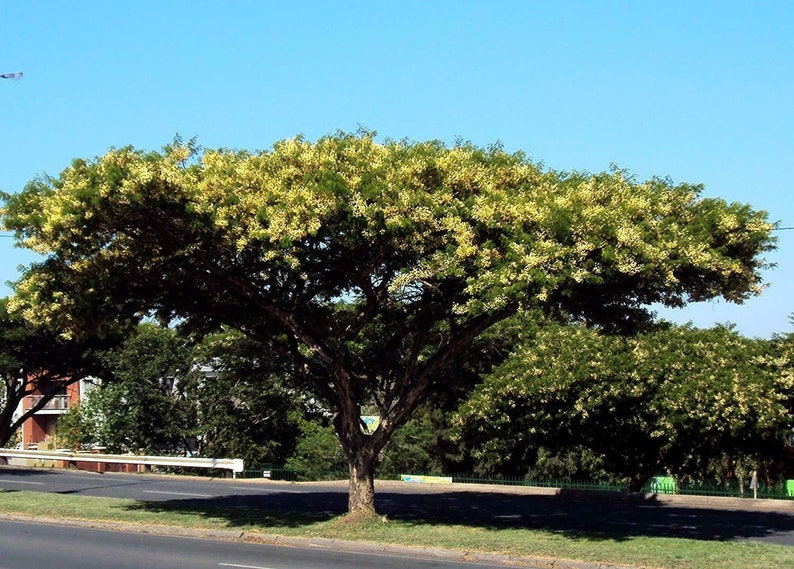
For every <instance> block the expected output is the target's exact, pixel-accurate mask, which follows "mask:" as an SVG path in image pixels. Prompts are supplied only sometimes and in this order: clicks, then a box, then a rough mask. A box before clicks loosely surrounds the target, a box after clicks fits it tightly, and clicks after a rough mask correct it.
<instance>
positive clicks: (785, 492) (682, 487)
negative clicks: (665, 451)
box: [643, 476, 794, 500]
mask: <svg viewBox="0 0 794 569" xmlns="http://www.w3.org/2000/svg"><path fill="white" fill-rule="evenodd" d="M791 482H792V481H781V482H777V483H775V484H765V483H763V482H761V483H760V484H759V486H758V489H757V492H755V493H754V492H753V490H752V489H751V488H750V486H749V484H747V485H744V486H741V485H740V484H739V482H738V481H737V480H730V481H728V482H717V481H705V482H676V481H674V480H673V479H672V478H670V477H658V476H657V477H655V478H652V479H651V480H649V481H648V482H647V483H646V485H645V487H644V488H643V491H644V492H646V493H652V494H685V495H690V496H724V497H730V498H753V497H754V496H755V495H757V496H758V498H765V499H774V500H794V484H792V483H791Z"/></svg>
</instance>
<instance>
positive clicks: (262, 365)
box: [190, 330, 319, 464]
mask: <svg viewBox="0 0 794 569" xmlns="http://www.w3.org/2000/svg"><path fill="white" fill-rule="evenodd" d="M194 357H195V361H196V363H197V364H199V365H201V367H202V369H203V370H204V373H203V374H202V375H203V376H204V377H203V378H202V380H200V381H198V382H197V383H196V385H195V389H194V390H193V391H192V392H191V395H190V396H191V397H192V398H193V399H194V400H195V403H196V408H197V413H198V419H197V421H196V426H195V429H194V433H195V436H196V438H197V442H198V452H199V454H201V455H203V456H214V457H223V456H226V457H234V458H242V459H243V460H244V461H245V462H246V464H259V463H273V464H284V463H285V461H286V460H287V458H288V457H289V456H291V455H292V454H293V452H294V451H295V445H296V442H297V440H298V437H299V435H300V432H301V425H302V424H303V423H304V422H305V421H309V420H311V419H312V418H313V417H316V416H318V415H319V410H318V409H316V408H315V406H314V405H313V403H312V402H311V400H310V399H309V397H308V396H307V395H306V394H304V393H301V392H299V391H298V390H297V389H296V388H294V387H293V386H292V384H291V379H290V377H289V374H288V369H287V366H286V365H285V363H286V362H285V361H284V360H283V358H281V357H279V356H278V354H273V353H271V352H270V351H269V350H268V349H267V348H266V347H264V346H262V345H261V344H260V343H258V342H255V341H252V340H250V339H248V338H246V337H245V336H243V335H242V334H240V333H239V332H236V331H234V330H225V331H222V332H219V333H217V334H212V335H210V336H208V337H207V338H205V339H204V341H203V342H202V344H201V345H199V346H198V347H197V351H196V354H195V356H194Z"/></svg>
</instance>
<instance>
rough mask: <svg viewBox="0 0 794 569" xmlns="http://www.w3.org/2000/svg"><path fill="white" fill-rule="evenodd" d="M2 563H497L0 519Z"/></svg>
mask: <svg viewBox="0 0 794 569" xmlns="http://www.w3.org/2000/svg"><path fill="white" fill-rule="evenodd" d="M0 552H2V554H0V569H33V568H42V567H57V568H58V569H107V568H108V567H112V568H113V569H141V568H158V569H161V568H169V569H170V568H173V569H178V568H186V569H188V568H189V569H331V568H333V569H354V568H355V569H358V568H360V567H378V568H379V569H405V567H406V566H410V567H412V568H416V569H461V568H462V567H465V568H466V569H495V568H497V567H503V565H502V564H494V565H487V564H480V563H469V562H466V563H461V562H458V561H450V560H444V559H432V558H431V559H428V558H426V557H421V558H420V557H410V558H406V555H405V554H400V555H390V554H384V553H377V552H372V551H358V552H355V551H349V550H335V549H333V548H332V547H283V546H278V545H263V544H252V543H240V542H234V541H220V540H214V539H192V538H185V537H167V536H159V535H147V534H137V533H124V532H116V531H103V530H96V529H89V528H83V527H64V526H57V525H47V524H36V523H28V522H25V523H19V522H7V521H0Z"/></svg>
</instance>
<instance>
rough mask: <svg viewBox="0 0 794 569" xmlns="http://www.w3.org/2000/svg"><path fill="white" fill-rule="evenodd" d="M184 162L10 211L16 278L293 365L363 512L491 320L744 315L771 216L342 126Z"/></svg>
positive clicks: (68, 300) (96, 166)
mask: <svg viewBox="0 0 794 569" xmlns="http://www.w3.org/2000/svg"><path fill="white" fill-rule="evenodd" d="M192 150H193V148H191V145H190V144H188V145H183V144H180V143H179V141H177V142H176V143H175V144H174V145H172V146H171V147H170V148H167V149H166V152H165V153H164V154H159V153H144V152H140V151H136V150H134V149H132V148H124V149H120V150H111V151H110V152H108V153H107V154H106V155H105V156H103V157H100V158H97V159H95V160H88V161H87V160H76V161H74V162H73V164H72V166H71V167H70V168H68V169H66V170H65V171H64V172H63V173H62V174H61V175H60V176H59V177H58V178H57V179H48V180H36V181H34V182H32V183H31V184H29V185H28V186H27V187H26V188H25V190H24V191H22V192H21V193H19V194H16V195H14V196H7V197H6V200H5V202H6V205H5V208H4V210H3V214H4V215H3V220H4V225H5V227H6V228H7V229H11V230H14V231H15V232H16V235H17V237H18V239H19V240H20V242H21V244H23V245H25V246H27V247H30V248H32V249H34V250H36V251H38V252H40V253H42V254H43V255H46V259H45V260H44V261H43V262H42V263H39V264H38V265H37V266H35V267H34V268H33V270H31V271H30V272H29V273H28V275H27V276H26V278H25V279H24V280H23V281H22V282H21V283H19V284H18V285H17V290H18V294H20V295H22V296H24V297H25V298H26V299H28V300H29V302H30V303H31V304H33V305H34V306H35V308H33V309H31V310H29V311H27V312H26V316H27V317H28V318H31V319H36V320H44V321H49V320H54V321H58V322H63V323H64V324H66V325H68V326H70V327H71V328H72V329H73V330H74V331H75V333H77V332H78V331H80V330H86V329H90V330H92V331H96V330H97V329H98V330H100V331H101V330H102V328H103V326H104V325H105V323H106V322H108V321H110V322H114V321H116V320H118V319H129V318H134V317H135V316H136V315H141V314H142V313H147V312H153V313H155V314H156V315H157V316H158V317H159V318H161V319H162V320H163V321H171V320H172V319H174V318H179V319H181V321H182V322H183V323H184V325H185V326H187V327H190V328H194V329H197V328H217V327H219V326H220V325H227V326H229V327H231V328H235V329H238V330H240V331H241V332H243V333H244V334H245V335H247V336H249V337H251V338H253V339H256V340H257V341H259V342H261V343H263V344H265V345H267V346H268V348H269V349H270V350H272V351H274V352H277V353H280V354H282V355H283V356H284V357H285V358H289V359H290V360H291V362H292V364H291V368H292V373H293V374H294V377H295V378H296V380H297V381H299V382H300V383H301V385H303V386H304V387H305V389H306V390H309V391H311V392H312V393H313V394H314V395H315V397H317V398H318V400H321V401H323V403H324V405H325V406H326V407H327V408H328V409H330V410H331V412H332V413H333V425H334V428H335V430H336V433H337V435H338V436H339V439H340V442H341V444H342V447H343V448H344V450H345V453H346V456H347V458H348V463H349V471H350V494H349V496H350V497H349V507H350V510H351V512H361V513H368V512H372V511H374V485H373V477H374V472H375V466H376V464H377V460H378V457H379V456H380V451H381V450H382V449H383V448H384V446H385V445H386V443H387V442H388V440H389V439H390V437H391V436H392V434H393V433H394V431H395V430H396V429H397V428H398V427H399V426H400V425H402V424H403V423H405V422H406V421H407V420H408V419H409V418H410V417H411V414H412V413H413V412H414V410H415V409H416V408H417V407H418V406H419V405H420V404H421V402H422V401H423V400H424V399H425V398H426V397H427V396H428V394H429V393H430V392H431V391H432V389H433V386H434V385H436V384H438V383H440V382H445V381H454V380H455V378H454V377H450V375H449V374H448V366H449V364H450V363H451V362H452V361H454V359H455V358H456V357H457V356H458V355H459V354H461V353H463V352H464V351H465V350H466V349H468V348H469V346H470V345H471V342H472V341H473V340H474V339H475V338H476V337H477V336H478V335H480V334H481V333H482V332H483V331H485V330H487V329H488V328H489V327H491V326H493V325H494V324H496V323H498V322H500V321H501V320H504V319H505V318H507V317H509V316H511V315H513V314H515V313H516V312H517V311H520V310H524V309H532V308H534V309H538V310H540V311H542V312H545V313H548V314H553V315H556V316H558V317H560V318H564V319H582V320H586V321H588V322H593V323H598V324H601V325H605V326H606V325H622V326H623V327H626V326H629V325H633V324H634V323H636V322H637V321H638V320H640V321H643V320H647V319H648V317H649V314H648V312H647V311H646V310H645V309H644V308H643V306H644V305H648V304H651V303H655V302H661V303H663V304H666V305H672V306H678V305H681V304H683V303H685V302H686V301H688V300H704V299H707V298H712V297H715V296H723V297H724V298H726V299H728V300H732V301H741V300H743V299H744V298H746V297H747V296H749V295H752V294H754V293H756V292H758V290H759V283H760V276H759V273H758V271H759V269H760V268H761V267H763V266H764V261H763V259H762V257H761V255H762V254H763V253H764V252H765V251H767V250H769V249H770V248H771V247H772V240H771V238H770V233H769V232H770V230H771V228H772V226H771V225H770V224H769V223H767V222H766V218H765V214H764V213H763V212H756V211H753V210H752V209H751V208H750V207H749V206H746V205H742V204H726V203H725V202H724V201H722V200H717V199H705V198H701V197H700V196H699V193H700V187H698V186H692V185H689V184H679V185H675V184H673V183H672V182H670V181H668V180H660V179H652V180H649V181H647V182H637V181H636V180H634V179H632V178H631V177H630V176H628V175H627V174H626V173H625V172H623V171H618V170H615V171H612V172H609V173H604V174H597V175H584V174H560V173H557V172H550V171H546V172H544V171H542V170H541V169H540V168H538V167H537V166H536V165H534V164H533V163H531V162H530V161H528V160H527V159H526V158H525V157H524V156H523V155H522V154H520V153H518V154H508V153H506V152H504V151H502V150H501V149H500V148H498V147H491V148H489V149H480V148H477V147H474V146H472V145H470V144H463V145H459V146H456V147H453V148H447V147H445V146H444V145H442V144H441V143H438V142H426V143H414V142H407V141H400V142H395V141H387V142H386V143H383V144H380V143H377V142H376V141H375V140H374V138H373V136H372V135H371V134H369V133H360V134H359V135H348V134H344V133H339V134H336V135H334V136H328V137H324V138H321V139H320V140H318V141H317V142H315V143H311V142H308V141H305V140H303V139H301V138H296V139H292V140H285V141H282V142H279V143H277V144H276V145H275V146H274V147H273V149H272V150H268V151H264V152H259V153H249V152H243V151H229V150H218V151H209V150H208V151H204V152H203V154H202V155H201V156H196V158H197V160H192V159H191V152H192ZM362 405H372V406H374V407H375V408H376V409H377V410H378V414H379V415H380V423H379V426H378V428H377V429H376V430H375V431H374V432H372V433H365V432H364V431H363V430H362V429H361V408H362Z"/></svg>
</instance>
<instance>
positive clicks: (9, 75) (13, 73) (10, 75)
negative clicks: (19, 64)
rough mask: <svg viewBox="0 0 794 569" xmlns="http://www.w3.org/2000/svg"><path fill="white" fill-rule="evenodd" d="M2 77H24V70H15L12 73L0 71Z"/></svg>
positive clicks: (0, 77)
mask: <svg viewBox="0 0 794 569" xmlns="http://www.w3.org/2000/svg"><path fill="white" fill-rule="evenodd" d="M0 79H22V72H21V71H14V72H12V73H0Z"/></svg>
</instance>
